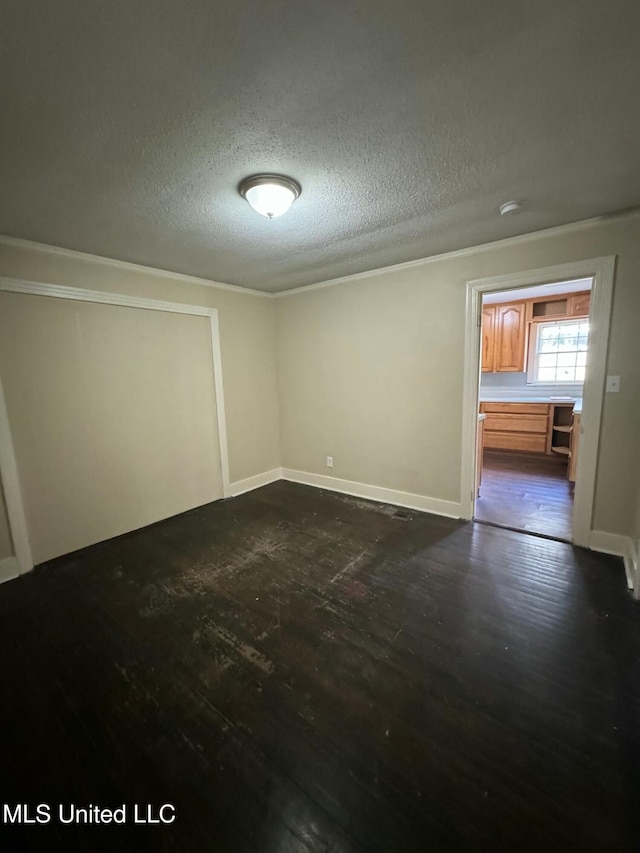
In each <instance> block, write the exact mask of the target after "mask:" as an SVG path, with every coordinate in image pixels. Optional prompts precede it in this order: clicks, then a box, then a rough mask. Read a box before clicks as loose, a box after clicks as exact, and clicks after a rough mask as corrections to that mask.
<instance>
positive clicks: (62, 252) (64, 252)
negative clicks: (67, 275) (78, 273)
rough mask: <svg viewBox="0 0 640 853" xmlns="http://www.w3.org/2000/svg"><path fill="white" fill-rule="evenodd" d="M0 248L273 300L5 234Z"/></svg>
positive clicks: (217, 283) (219, 283)
mask: <svg viewBox="0 0 640 853" xmlns="http://www.w3.org/2000/svg"><path fill="white" fill-rule="evenodd" d="M0 246H12V247H15V248H17V249H28V250H31V251H37V252H47V253H48V254H50V255H58V256H59V257H63V258H76V259H79V260H84V261H93V262H94V263H95V262H96V261H97V262H98V263H101V264H103V265H105V266H112V267H116V268H117V269H120V270H129V271H130V272H137V273H147V274H148V275H154V276H156V277H157V278H170V279H172V280H173V281H183V282H185V283H186V284H197V285H200V286H201V287H213V288H215V289H216V290H229V291H231V292H233V293H242V294H244V295H249V296H262V297H266V298H267V299H272V298H273V294H272V293H267V292H266V291H264V290H255V289H254V288H251V287H240V285H238V284H226V283H225V282H222V281H211V280H210V279H208V278H196V277H195V276H192V275H185V273H178V272H171V271H170V270H161V269H157V268H156V267H146V266H144V265H143V264H133V263H131V262H130V261H119V260H117V259H116V258H105V257H104V256H103V255H91V254H89V253H88V252H78V251H76V250H75V249H64V248H63V247H62V246H49V245H47V244H46V243H37V242H35V241H33V240H24V239H23V238H22V237H9V236H7V235H5V234H0Z"/></svg>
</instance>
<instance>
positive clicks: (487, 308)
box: [481, 305, 496, 373]
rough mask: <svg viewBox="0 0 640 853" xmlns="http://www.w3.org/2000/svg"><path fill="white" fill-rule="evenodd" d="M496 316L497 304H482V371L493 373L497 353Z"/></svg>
mask: <svg viewBox="0 0 640 853" xmlns="http://www.w3.org/2000/svg"><path fill="white" fill-rule="evenodd" d="M495 318H496V306H495V305H483V306H482V362H481V363H482V372H483V373H492V372H493V370H494V367H493V365H494V363H495V362H494V354H495V333H494V327H495Z"/></svg>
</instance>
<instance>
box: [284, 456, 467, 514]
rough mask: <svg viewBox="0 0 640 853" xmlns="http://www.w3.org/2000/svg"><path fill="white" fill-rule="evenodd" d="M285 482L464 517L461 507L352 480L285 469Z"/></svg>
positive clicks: (452, 503)
mask: <svg viewBox="0 0 640 853" xmlns="http://www.w3.org/2000/svg"><path fill="white" fill-rule="evenodd" d="M282 478H283V479H284V480H290V481H291V482H292V483H301V484H302V485H305V486H315V487H316V488H318V489H327V490H328V491H330V492H339V493H340V494H343V495H351V496H352V497H354V498H366V499H367V500H370V501H378V502H380V503H386V504H393V505H394V506H401V507H405V508H406V509H417V510H419V511H420V512H430V513H433V514H434V515H444V516H446V517H447V518H460V517H461V515H462V512H461V507H460V504H459V503H455V502H454V501H442V500H438V499H437V498H428V497H425V496H423V495H414V494H412V493H411V492H398V491H396V490H395V489H385V488H383V487H382V486H370V485H368V484H367V483H357V482H354V481H353V480H340V479H338V478H337V477H327V476H325V475H323V474H310V473H308V472H307V471H295V470H293V469H291V468H283V469H282Z"/></svg>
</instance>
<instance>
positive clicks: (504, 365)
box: [482, 302, 527, 373]
mask: <svg viewBox="0 0 640 853" xmlns="http://www.w3.org/2000/svg"><path fill="white" fill-rule="evenodd" d="M526 342H527V322H526V311H525V303H524V302H509V303H507V304H506V305H484V306H483V308H482V370H483V372H485V373H521V372H522V371H523V370H524V359H525V350H526Z"/></svg>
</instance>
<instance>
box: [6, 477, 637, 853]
mask: <svg viewBox="0 0 640 853" xmlns="http://www.w3.org/2000/svg"><path fill="white" fill-rule="evenodd" d="M0 620H1V622H0V624H1V625H2V645H1V653H0V675H1V679H2V681H1V683H2V693H1V694H0V697H1V698H0V723H1V726H2V728H1V731H2V761H1V770H0V777H1V782H2V798H3V802H5V803H9V804H14V803H27V804H31V806H34V805H35V804H38V803H45V804H49V805H51V806H52V807H53V808H54V809H57V804H58V803H62V804H64V805H65V806H67V807H68V805H69V804H70V803H74V804H75V805H76V806H79V807H87V806H89V805H96V804H97V805H99V806H101V807H103V808H104V807H109V808H114V807H117V806H120V805H122V804H123V803H124V804H126V806H127V808H128V809H129V810H131V809H132V808H133V804H140V805H145V804H147V803H149V804H152V805H153V806H154V808H156V809H157V808H158V807H159V806H160V805H161V804H163V803H171V804H173V805H174V806H175V809H176V820H175V823H173V824H171V825H169V826H155V825H154V826H147V825H139V826H134V825H132V824H131V823H128V824H125V825H122V826H114V825H111V826H95V825H94V826H91V825H89V826H74V825H59V824H58V822H57V819H56V818H55V812H54V819H53V820H52V822H51V823H50V824H48V825H43V826H37V825H36V826H23V827H20V828H16V827H10V828H8V827H7V826H0V849H1V850H2V851H5V850H11V851H13V850H20V851H23V850H42V851H51V850H58V849H64V850H65V851H71V850H73V851H75V850H78V851H103V850H104V851H107V850H108V851H114V850H116V851H130V850H134V851H190V853H198V851H207V852H208V853H211V851H224V853H234V851H252V853H256V851H260V853H262V851H274V853H275V851H282V852H283V853H284V851H287V853H289V852H290V851H331V853H346V851H363V853H377V852H378V851H380V853H392V851H398V853H400V851H402V853H406V852H407V851H420V853H422V852H423V851H492V853H493V852H494V851H519V850H522V851H538V850H539V851H544V853H549V851H562V853H566V851H572V853H573V851H597V852H598V853H603V851H633V850H637V849H638V840H639V837H640V836H639V829H640V748H639V747H640V727H639V725H638V721H639V719H640V714H639V712H640V609H638V606H637V605H636V604H635V603H634V602H633V601H632V599H631V598H630V596H629V595H628V593H627V591H626V586H625V580H624V571H623V567H622V564H621V561H620V560H618V559H616V558H609V557H605V556H602V555H597V554H593V553H590V552H587V551H583V550H580V549H574V548H573V547H571V546H570V545H567V544H564V543H560V542H554V541H549V540H544V539H537V538H535V537H531V536H526V535H522V534H516V533H513V532H511V531H507V530H503V529H500V528H495V527H488V526H483V525H478V524H474V523H463V522H458V521H454V520H451V519H445V518H438V517H434V516H429V515H426V514H421V513H417V512H411V511H405V510H395V509H394V508H392V507H388V506H385V505H382V504H374V503H369V502H367V501H363V500H358V499H355V498H349V497H345V496H340V495H336V494H331V493H327V492H321V491H318V490H314V489H311V488H308V487H305V486H299V485H294V484H291V483H284V482H280V483H275V484H273V485H271V486H267V487H265V488H263V489H260V490H258V491H256V492H253V493H251V494H248V495H244V496H242V497H239V498H235V499H232V500H228V501H224V502H220V503H217V504H212V505H209V506H206V507H202V508H200V509H197V510H194V511H192V512H189V513H186V514H184V515H182V516H179V517H176V518H173V519H170V520H168V521H165V522H162V523H160V524H157V525H155V526H153V527H150V528H146V529H144V530H141V531H138V532H135V533H131V534H128V535H126V536H122V537H120V538H118V539H115V540H111V541H110V542H106V543H102V544H100V545H96V546H93V547H91V548H87V549H85V550H84V551H81V552H78V553H76V554H73V555H70V556H68V557H65V558H61V559H59V560H56V561H53V562H51V563H50V564H47V565H44V566H42V567H40V568H38V569H36V570H35V571H34V572H33V573H32V574H31V575H29V576H25V577H24V578H21V579H19V580H17V581H12V582H10V583H8V584H5V585H3V586H2V587H0Z"/></svg>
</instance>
